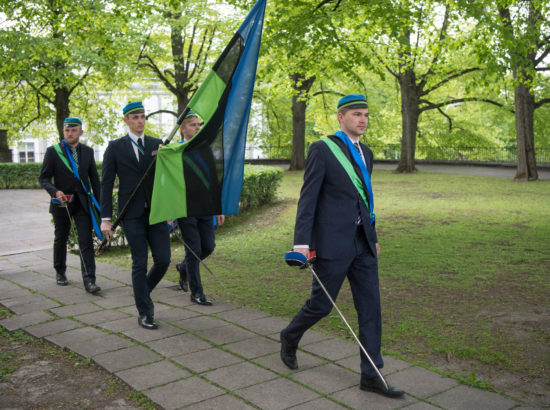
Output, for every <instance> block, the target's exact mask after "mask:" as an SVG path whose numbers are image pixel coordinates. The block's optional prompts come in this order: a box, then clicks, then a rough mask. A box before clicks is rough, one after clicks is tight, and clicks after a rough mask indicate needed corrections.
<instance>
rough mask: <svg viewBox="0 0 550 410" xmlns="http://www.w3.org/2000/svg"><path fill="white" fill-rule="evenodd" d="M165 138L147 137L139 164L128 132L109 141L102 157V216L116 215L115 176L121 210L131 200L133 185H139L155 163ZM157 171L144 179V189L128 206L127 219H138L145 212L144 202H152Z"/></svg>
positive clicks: (119, 210)
mask: <svg viewBox="0 0 550 410" xmlns="http://www.w3.org/2000/svg"><path fill="white" fill-rule="evenodd" d="M161 143H162V141H161V140H159V139H157V138H153V137H148V136H145V141H144V144H143V148H144V151H145V153H144V157H143V158H144V163H143V164H140V163H139V162H138V160H137V158H136V154H135V151H134V147H133V144H132V141H131V140H130V136H129V135H125V136H124V137H122V138H118V139H116V140H113V141H111V142H109V145H108V146H107V149H106V150H105V155H104V156H103V165H102V171H103V176H102V178H101V218H111V217H112V216H113V200H112V198H113V186H114V183H115V177H116V176H118V180H119V185H118V213H119V214H120V212H121V211H122V208H123V207H124V205H125V204H126V202H128V199H129V198H130V195H131V194H132V192H133V191H134V188H135V187H136V186H137V185H138V183H139V181H140V179H141V177H142V176H143V174H144V173H145V171H146V169H147V168H148V167H149V165H150V164H151V162H153V159H154V155H156V151H157V150H158V146H159V144H161ZM154 175H155V173H154V172H151V174H150V175H149V177H148V178H147V179H146V180H145V181H144V183H143V185H142V188H141V189H140V190H139V191H138V193H137V195H136V197H135V198H134V199H133V201H132V202H131V203H130V204H129V205H128V211H127V212H126V215H125V216H124V219H125V218H139V217H141V216H142V215H143V213H144V211H145V205H146V204H151V196H152V194H153V181H154Z"/></svg>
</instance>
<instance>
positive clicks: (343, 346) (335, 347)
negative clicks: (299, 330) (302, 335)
mask: <svg viewBox="0 0 550 410" xmlns="http://www.w3.org/2000/svg"><path fill="white" fill-rule="evenodd" d="M306 333H307V332H306ZM300 347H301V348H302V349H303V350H305V351H306V352H310V353H313V354H316V355H318V356H321V357H324V358H327V359H328V360H339V359H342V358H344V357H347V356H351V355H354V354H357V352H358V350H359V346H357V345H356V344H354V343H350V342H345V341H343V340H340V339H329V340H324V341H321V342H317V343H312V344H309V345H306V346H304V345H302V344H300Z"/></svg>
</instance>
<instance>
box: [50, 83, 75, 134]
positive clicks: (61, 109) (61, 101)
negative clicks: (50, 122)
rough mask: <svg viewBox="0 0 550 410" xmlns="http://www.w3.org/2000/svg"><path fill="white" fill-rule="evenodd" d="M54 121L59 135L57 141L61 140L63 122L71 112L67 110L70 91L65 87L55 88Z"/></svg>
mask: <svg viewBox="0 0 550 410" xmlns="http://www.w3.org/2000/svg"><path fill="white" fill-rule="evenodd" d="M54 91H55V100H54V103H55V121H56V125H57V132H58V133H59V141H61V140H62V139H63V121H65V118H67V117H68V116H69V115H70V114H71V112H70V110H69V103H70V95H71V93H70V91H69V89H68V88H67V87H62V88H56V89H55V90H54Z"/></svg>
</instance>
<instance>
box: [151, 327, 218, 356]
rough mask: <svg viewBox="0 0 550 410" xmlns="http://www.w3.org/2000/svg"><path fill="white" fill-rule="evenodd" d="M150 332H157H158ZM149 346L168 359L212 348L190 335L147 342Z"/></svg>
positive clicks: (185, 334) (184, 334)
mask: <svg viewBox="0 0 550 410" xmlns="http://www.w3.org/2000/svg"><path fill="white" fill-rule="evenodd" d="M149 332H156V330H154V331H151V330H149ZM146 344H147V346H149V347H150V348H151V349H153V350H154V351H156V352H159V353H160V354H162V355H163V356H166V357H174V356H179V355H182V354H187V353H192V352H196V351H198V350H204V349H209V348H211V347H212V346H211V345H210V344H209V343H207V342H205V341H203V340H201V339H199V338H198V337H196V336H193V335H190V334H189V333H183V334H180V335H176V336H172V337H167V338H165V339H161V340H156V341H153V342H147V343H146Z"/></svg>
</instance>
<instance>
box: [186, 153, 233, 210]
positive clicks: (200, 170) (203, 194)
mask: <svg viewBox="0 0 550 410" xmlns="http://www.w3.org/2000/svg"><path fill="white" fill-rule="evenodd" d="M182 160H183V174H184V175H185V183H186V190H185V195H186V198H187V215H190V216H208V215H217V214H221V209H222V206H221V192H220V184H219V182H218V181H219V179H220V177H219V176H218V172H219V171H218V168H217V167H216V159H215V158H214V154H213V152H212V149H211V148H210V146H209V145H200V146H191V148H190V149H188V150H186V151H184V152H183V154H182ZM218 164H220V167H221V166H223V163H221V161H218Z"/></svg>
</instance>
